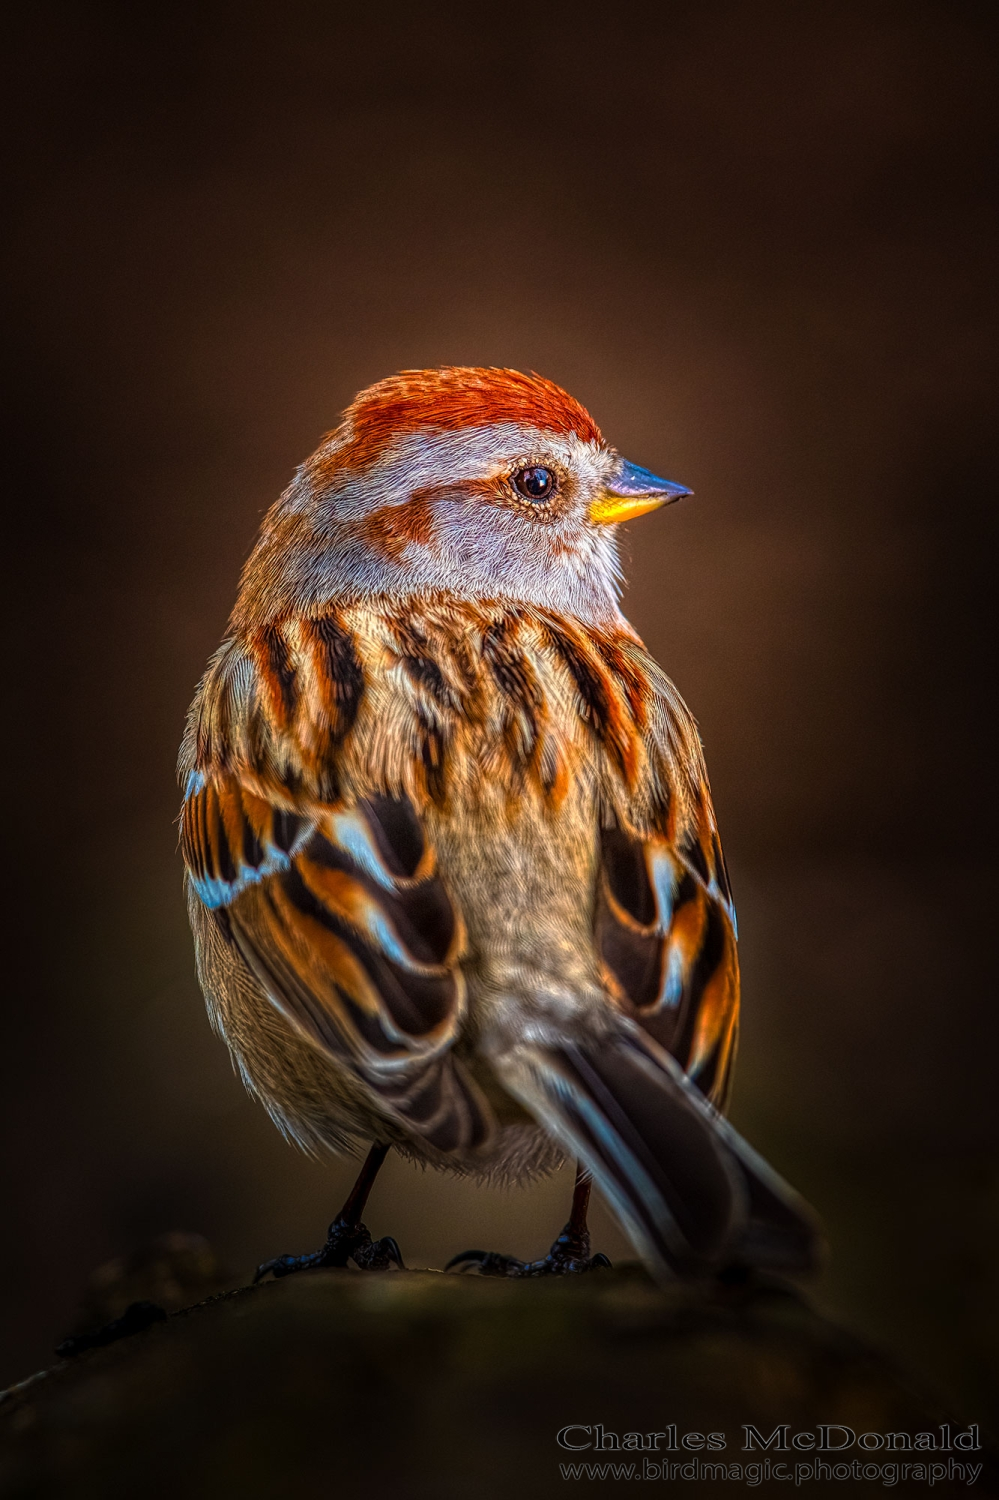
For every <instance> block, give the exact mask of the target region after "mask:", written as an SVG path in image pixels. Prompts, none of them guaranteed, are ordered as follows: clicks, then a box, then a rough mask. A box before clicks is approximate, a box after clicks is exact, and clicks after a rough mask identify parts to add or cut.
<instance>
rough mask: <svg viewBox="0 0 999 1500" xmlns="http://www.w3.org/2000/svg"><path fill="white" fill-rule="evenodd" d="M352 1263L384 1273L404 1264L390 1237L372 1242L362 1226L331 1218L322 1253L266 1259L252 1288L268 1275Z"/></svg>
mask: <svg viewBox="0 0 999 1500" xmlns="http://www.w3.org/2000/svg"><path fill="white" fill-rule="evenodd" d="M348 1260H352V1261H353V1262H354V1264H355V1266H357V1267H358V1268H359V1269H360V1270H362V1271H387V1270H388V1268H389V1266H393V1265H394V1266H398V1267H399V1269H400V1271H404V1270H405V1269H406V1268H405V1266H404V1264H403V1259H402V1255H401V1254H400V1251H399V1246H398V1245H397V1244H396V1242H395V1240H394V1239H393V1238H392V1236H391V1235H386V1236H385V1237H384V1239H380V1240H373V1239H372V1238H371V1235H370V1234H369V1233H368V1230H367V1228H366V1227H365V1225H363V1224H351V1223H348V1221H347V1220H346V1219H343V1218H339V1219H334V1220H333V1223H332V1224H331V1225H330V1227H329V1231H328V1234H327V1237H326V1243H325V1245H324V1246H323V1248H322V1249H321V1250H314V1251H313V1252H312V1254H311V1255H279V1256H277V1258H276V1259H275V1260H265V1261H264V1263H263V1265H262V1266H258V1267H257V1271H256V1275H255V1276H254V1278H253V1281H254V1285H255V1284H256V1283H257V1282H258V1281H260V1280H262V1279H263V1277H265V1276H266V1275H268V1274H270V1275H271V1276H274V1277H281V1276H291V1275H292V1273H293V1272H295V1271H313V1270H316V1269H318V1268H321V1267H328V1266H336V1267H342V1266H345V1265H346V1264H347V1262H348Z"/></svg>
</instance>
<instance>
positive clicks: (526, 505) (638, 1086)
mask: <svg viewBox="0 0 999 1500" xmlns="http://www.w3.org/2000/svg"><path fill="white" fill-rule="evenodd" d="M435 382H436V385H435ZM407 393H408V394H407ZM435 400H436V405H435ZM407 401H408V405H407ZM579 413H581V415H577V414H579ZM435 417H436V420H435ZM542 491H543V492H544V493H542ZM682 493H685V492H684V491H683V490H682V489H681V487H679V486H671V485H669V484H668V483H666V482H665V481H658V480H655V479H654V476H651V475H649V474H648V473H647V472H646V471H644V470H638V469H637V468H635V466H632V465H625V464H622V461H621V460H620V459H619V458H618V456H617V455H616V454H615V453H614V452H613V450H612V449H609V448H608V447H607V446H606V445H605V444H604V442H603V439H602V438H601V436H600V434H599V431H598V430H597V429H596V427H595V426H594V425H593V423H592V420H591V419H590V418H589V417H588V416H586V414H585V412H583V411H582V408H579V407H578V405H577V404H576V403H575V402H573V401H572V398H570V397H568V396H566V395H565V393H563V392H559V391H558V388H557V387H553V386H551V385H550V383H549V382H541V381H540V380H538V378H537V377H525V376H519V375H514V374H513V373H512V372H503V371H453V370H452V371H444V372H415V373H414V374H412V375H411V376H401V377H395V378H394V379H393V381H390V382H383V383H382V385H381V386H380V387H374V388H373V390H372V392H371V393H365V394H364V395H362V396H361V397H359V398H358V400H357V402H355V404H354V407H353V408H351V412H350V413H348V416H347V420H346V422H345V425H344V427H343V428H342V429H340V430H339V431H338V432H337V433H335V434H333V435H331V437H330V438H329V439H327V440H326V442H325V443H324V445H323V447H322V448H321V449H320V450H319V453H318V454H317V455H316V456H314V458H313V459H312V460H310V462H309V464H307V465H306V466H304V468H303V469H302V470H301V471H300V474H299V476H298V479H297V481H296V483H295V484H294V485H293V486H292V488H291V489H290V490H289V491H288V492H287V494H286V495H285V496H284V497H282V500H281V501H280V502H279V503H278V505H277V506H276V507H275V508H274V511H273V512H272V513H271V515H270V516H269V517H268V519H267V520H266V521H265V524H264V528H263V532H262V536H261V540H260V542H259V543H258V546H257V549H256V551H255V553H254V555H253V557H252V558H251V559H250V562H249V563H248V565H247V569H246V573H245V575H244V582H243V587H242V590H241V595H240V599H239V601H238V603H237V606H236V609H235V611H234V614H233V620H232V625H231V634H230V636H229V637H228V638H227V639H226V641H225V642H224V643H223V645H222V647H221V648H220V650H219V651H218V653H217V654H216V656H215V657H214V658H213V660H212V662H211V664H210V666H209V669H208V671H207V673H206V675H205V678H204V679H203V681H202V683H201V686H200V688H199V690H198V695H197V697H196V699H195V702H194V704H193V706H192V710H191V715H190V719H189V725H188V732H187V735H186V738H185V742H184V746H183V749H182V752H181V773H182V777H183V779H184V783H185V787H186V798H185V804H184V810H183V817H182V846H183V852H184V858H185V861H186V864H187V869H188V875H189V893H190V913H191V921H192V926H193V928H194V933H195V940H196V945H197V949H198V960H199V975H200V978H201V981H202V985H203V987H204V989H205V994H206V998H207V1001H208V1006H209V1011H210V1014H211V1016H212V1019H213V1022H214V1024H215V1026H216V1028H217V1029H218V1030H219V1031H220V1032H221V1034H222V1035H223V1036H224V1037H225V1039H226V1041H227V1043H228V1045H229V1047H230V1049H231V1051H232V1053H233V1056H234V1058H235V1060H236V1062H237V1064H238V1066H239V1068H240V1071H241V1073H242V1076H243V1078H244V1080H245V1081H246V1083H247V1086H248V1087H249V1088H250V1089H251V1090H252V1091H253V1092H254V1093H255V1094H256V1095H257V1096H258V1097H259V1098H260V1099H261V1100H262V1102H263V1103H264V1104H265V1106H266V1108H267V1109H268V1110H269V1112H270V1113H271V1115H272V1117H273V1118H274V1119H275V1121H276V1122H277V1123H278V1125H279V1126H280V1128H281V1129H282V1130H283V1131H284V1132H285V1133H286V1134H287V1135H289V1136H290V1137H292V1138H293V1139H295V1140H296V1141H298V1142H299V1143H300V1144H301V1145H303V1146H304V1147H305V1148H306V1149H310V1150H316V1149H320V1148H323V1147H330V1148H332V1149H334V1150H339V1149H345V1148H346V1149H349V1148H351V1147H353V1146H356V1144H357V1143H358V1142H359V1141H362V1140H365V1139H366V1140H375V1141H377V1142H382V1143H392V1144H394V1145H395V1146H397V1147H398V1149H400V1150H401V1151H402V1152H403V1153H404V1154H408V1155H412V1156H415V1157H417V1158H419V1159H423V1160H427V1161H429V1162H430V1163H432V1164H433V1165H435V1166H440V1167H445V1168H451V1169H453V1170H457V1171H461V1172H468V1173H473V1174H476V1175H479V1176H482V1177H493V1178H498V1179H501V1180H511V1179H512V1180H522V1179H524V1178H526V1177H529V1176H530V1175H531V1174H533V1173H536V1172H538V1171H544V1170H548V1169H550V1168H551V1167H552V1166H553V1165H555V1164H556V1163H557V1162H558V1161H559V1160H560V1159H561V1158H562V1156H563V1155H564V1154H565V1153H566V1152H567V1151H572V1152H574V1153H575V1154H576V1155H578V1156H579V1157H580V1159H581V1160H582V1162H583V1163H584V1164H585V1166H586V1168H587V1169H588V1170H589V1171H591V1172H592V1173H593V1174H594V1176H595V1177H596V1179H597V1182H598V1185H600V1186H601V1187H602V1188H603V1189H604V1191H605V1192H606V1193H607V1195H608V1197H609V1199H610V1201H611V1203H612V1205H613V1206H614V1208H615V1209H616V1210H617V1212H618V1214H619V1215H620V1217H621V1219H622V1222H623V1223H624V1224H625V1227H626V1228H627V1229H628V1230H629V1232H630V1233H631V1235H632V1237H633V1239H634V1240H635V1243H636V1245H637V1246H638V1247H639V1248H640V1249H641V1251H642V1252H643V1254H645V1255H646V1257H647V1258H648V1260H649V1262H650V1264H651V1265H652V1266H653V1267H654V1268H662V1269H665V1268H672V1269H681V1270H689V1269H699V1268H707V1267H710V1266H717V1265H720V1264H723V1263H724V1262H726V1261H727V1260H731V1259H732V1258H733V1257H734V1258H736V1259H738V1258H743V1259H749V1260H758V1261H765V1262H769V1263H774V1264H784V1265H801V1264H804V1263H806V1262H807V1261H808V1260H809V1259H810V1257H811V1254H812V1249H813V1240H814V1234H813V1230H812V1227H811V1223H810V1220H809V1218H808V1216H807V1214H806V1213H805V1212H804V1211H803V1210H802V1208H801V1206H800V1204H799V1203H798V1202H797V1201H796V1200H795V1199H794V1196H793V1195H792V1194H791V1192H790V1190H789V1189H787V1188H786V1186H785V1185H784V1184H782V1183H781V1182H780V1180H779V1179H778V1178H776V1177H775V1175H774V1174H773V1173H772V1172H770V1170H769V1169H768V1168H767V1167H766V1166H765V1165H764V1164H763V1163H762V1162H761V1161H760V1160H759V1158H758V1157H756V1156H755V1155H754V1153H752V1152H751V1151H750V1149H749V1148H748V1147H747V1146H746V1145H745V1143H744V1142H742V1141H741V1140H740V1138H739V1137H738V1136H736V1135H735V1133H734V1132H733V1131H732V1130H731V1128H730V1127H728V1126H727V1125H725V1123H724V1121H723V1120H722V1119H721V1116H720V1115H719V1114H718V1113H717V1111H718V1110H719V1109H720V1108H721V1107H722V1106H723V1105H724V1101H725V1098H726V1095H727V1091H728V1086H729V1082H730V1078H731V1069H732V1062H733V1058H734V1051H735V1040H736V1033H737V1026H738V1010H739V976H738V960H737V954H736V937H735V916H734V909H733V906H732V897H731V891H730V889H729V883H728V877H727V873H726V870H725V865H724V859H723V856H722V852H721V844H720V840H719V836H718V829H717V825H716V822H715V816H714V811H713V808H712V804H711V797H710V792H709V789H708V782H707V777H706V773H705V769H704V763H703V758H702V753H701V747H700V742H699V738H698V735H697V731H696V727H695V725H694V722H693V720H692V718H691V717H690V714H689V713H688V711H687V709H686V708H685V706H684V704H683V703H682V701H681V699H680V697H679V695H678V694H677V692H676V690H675V688H673V686H672V684H671V683H670V682H669V680H668V679H667V678H666V676H665V675H664V674H663V672H662V670H661V669H660V668H659V667H658V665H657V664H656V663H655V662H654V661H653V659H652V658H651V657H650V656H649V654H648V653H647V651H646V650H645V648H644V646H643V645H642V643H641V641H640V640H639V639H638V637H637V636H636V635H635V633H634V631H633V630H632V628H631V626H630V625H629V624H628V623H627V621H626V620H625V619H624V617H623V616H622V615H621V614H620V611H619V609H618V606H617V591H616V554H615V552H614V547H613V532H614V529H615V523H616V522H617V521H618V520H620V519H627V518H628V517H629V516H630V515H632V514H640V513H641V512H642V511H643V510H647V509H651V508H653V506H654V505H656V504H662V503H664V502H665V501H666V500H668V499H671V498H676V497H677V496H678V495H679V494H682Z"/></svg>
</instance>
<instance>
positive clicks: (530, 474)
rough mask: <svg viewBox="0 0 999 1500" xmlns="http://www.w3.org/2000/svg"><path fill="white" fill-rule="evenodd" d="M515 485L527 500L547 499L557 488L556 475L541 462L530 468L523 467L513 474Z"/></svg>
mask: <svg viewBox="0 0 999 1500" xmlns="http://www.w3.org/2000/svg"><path fill="white" fill-rule="evenodd" d="M513 483H514V487H515V488H516V490H517V493H518V494H521V495H523V497H524V499H525V500H532V501H534V502H535V503H536V502H537V501H538V500H547V499H548V496H549V495H550V494H551V493H552V491H553V490H554V488H555V475H554V474H553V473H552V471H551V469H543V468H542V467H541V466H540V464H538V465H533V466H532V467H531V468H530V469H521V470H519V472H518V473H516V474H515V475H514V476H513Z"/></svg>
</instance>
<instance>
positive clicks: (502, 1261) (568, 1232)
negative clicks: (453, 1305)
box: [444, 1165, 610, 1276]
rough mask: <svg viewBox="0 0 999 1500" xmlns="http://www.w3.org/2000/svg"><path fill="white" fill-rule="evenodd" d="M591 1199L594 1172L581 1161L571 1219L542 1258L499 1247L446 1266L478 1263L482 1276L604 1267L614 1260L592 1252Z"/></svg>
mask: <svg viewBox="0 0 999 1500" xmlns="http://www.w3.org/2000/svg"><path fill="white" fill-rule="evenodd" d="M589 1201H590V1174H589V1172H588V1171H587V1170H586V1168H585V1167H584V1166H582V1165H579V1166H577V1168H576V1184H575V1187H574V1188H573V1190H572V1212H571V1214H570V1215H569V1222H568V1224H567V1225H566V1226H565V1228H564V1229H563V1230H562V1233H561V1234H560V1235H559V1237H558V1239H557V1240H556V1241H555V1243H554V1245H553V1246H552V1247H551V1249H550V1250H549V1252H548V1254H547V1255H545V1256H543V1257H542V1259H541V1260H516V1259H515V1258H514V1256H512V1255H500V1254H499V1253H498V1251H496V1250H463V1251H462V1252H461V1254H460V1255H453V1256H452V1257H451V1259H450V1260H449V1261H448V1263H447V1265H446V1266H445V1267H444V1269H445V1271H450V1269H451V1267H452V1266H457V1267H459V1271H464V1269H465V1267H466V1266H475V1267H476V1268H477V1269H478V1272H479V1275H480V1276H579V1275H581V1274H582V1273H583V1272H584V1271H602V1270H603V1269H604V1267H605V1266H609V1265H610V1261H609V1260H608V1259H607V1257H606V1255H600V1254H597V1255H591V1254H590V1231H589V1230H588V1229H587V1227H586V1210H587V1206H588V1204H589Z"/></svg>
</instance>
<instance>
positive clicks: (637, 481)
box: [590, 460, 694, 526]
mask: <svg viewBox="0 0 999 1500" xmlns="http://www.w3.org/2000/svg"><path fill="white" fill-rule="evenodd" d="M693 493H694V492H693V490H688V489H685V488H684V486H683V485H682V484H673V483H672V481H671V480H669V479H657V478H656V476H655V474H650V473H649V471H648V469H642V468H639V466H638V464H629V463H628V462H627V461H626V460H623V461H622V463H621V467H620V468H619V469H618V471H617V473H616V474H615V475H614V478H613V479H611V480H610V481H609V482H608V483H607V484H605V485H604V487H603V489H602V490H601V492H600V494H599V495H597V496H596V497H595V498H594V499H593V500H592V501H591V503H590V520H591V521H592V522H593V524H594V525H595V526H613V525H616V524H617V523H618V522H619V521H633V520H634V519H635V517H636V516H644V515H645V514H646V513H647V512H648V511H650V510H658V509H659V507H660V505H672V503H673V501H674V500H682V499H683V497H684V495H692V494H693Z"/></svg>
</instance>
